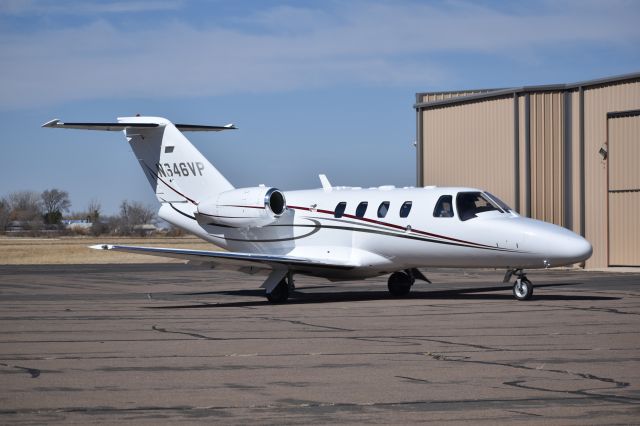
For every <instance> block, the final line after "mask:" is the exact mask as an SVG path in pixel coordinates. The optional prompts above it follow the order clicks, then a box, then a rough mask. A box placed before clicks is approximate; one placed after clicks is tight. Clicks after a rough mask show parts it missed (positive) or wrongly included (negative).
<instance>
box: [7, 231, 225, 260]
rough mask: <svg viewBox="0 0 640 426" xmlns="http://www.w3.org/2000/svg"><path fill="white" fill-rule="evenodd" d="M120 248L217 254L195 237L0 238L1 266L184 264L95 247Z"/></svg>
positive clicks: (208, 245)
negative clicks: (190, 250) (182, 249)
mask: <svg viewBox="0 0 640 426" xmlns="http://www.w3.org/2000/svg"><path fill="white" fill-rule="evenodd" d="M103 243H108V244H122V245H137V246H147V247H175V248H185V249H205V250H217V248H216V247H215V246H214V245H212V244H208V243H206V242H204V241H202V240H200V239H198V238H195V237H176V238H171V237H158V238H156V237H149V238H136V237H108V236H107V237H98V238H94V237H61V238H26V237H0V265H54V264H105V263H182V262H184V261H183V260H179V259H170V258H163V257H157V256H145V255H138V254H130V253H120V252H112V251H103V250H92V249H90V248H89V247H88V246H90V245H94V244H103Z"/></svg>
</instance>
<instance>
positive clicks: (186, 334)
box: [151, 325, 226, 340]
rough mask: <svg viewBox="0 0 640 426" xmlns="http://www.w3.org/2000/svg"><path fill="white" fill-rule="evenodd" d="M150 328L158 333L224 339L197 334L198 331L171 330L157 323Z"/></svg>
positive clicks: (205, 338)
mask: <svg viewBox="0 0 640 426" xmlns="http://www.w3.org/2000/svg"><path fill="white" fill-rule="evenodd" d="M151 329H152V330H154V331H159V332H160V333H169V334H182V335H185V336H191V337H195V338H197V339H204V340H226V339H223V338H220V337H209V336H205V335H204V334H198V333H187V332H186V331H171V330H167V329H166V328H162V327H158V326H157V325H153V326H152V327H151Z"/></svg>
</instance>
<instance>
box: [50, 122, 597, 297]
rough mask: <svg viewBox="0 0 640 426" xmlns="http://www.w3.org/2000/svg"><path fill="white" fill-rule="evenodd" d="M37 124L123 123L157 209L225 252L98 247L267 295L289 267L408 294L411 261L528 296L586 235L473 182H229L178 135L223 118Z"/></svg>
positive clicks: (115, 126) (583, 244)
mask: <svg viewBox="0 0 640 426" xmlns="http://www.w3.org/2000/svg"><path fill="white" fill-rule="evenodd" d="M43 127H52V128H68V129H88V130H108V131H117V130H122V131H124V134H125V136H126V138H127V140H128V141H129V144H130V145H131V148H132V149H133V152H134V153H135V155H136V158H137V159H138V161H139V162H140V166H141V167H142V169H143V171H144V173H145V175H146V176H147V179H148V180H149V183H150V184H151V187H152V188H153V190H154V192H155V194H156V197H157V198H158V201H160V203H161V207H160V210H159V212H158V216H159V217H161V218H162V219H164V220H166V221H167V222H169V223H171V224H173V225H175V226H177V227H179V228H182V229H184V230H185V231H187V232H189V233H191V234H194V235H196V236H198V237H200V238H202V239H203V240H206V241H209V242H211V243H213V244H215V245H216V246H219V247H221V248H224V249H226V250H228V251H204V250H185V249H174V248H154V247H135V246H123V245H111V244H104V245H97V246H92V247H91V248H94V249H101V250H115V251H124V252H131V253H138V254H148V255H154V256H165V257H172V258H179V259H185V260H187V261H189V262H193V263H198V264H207V265H210V266H211V267H214V268H224V269H235V270H239V271H242V272H245V273H249V274H254V273H259V272H262V273H265V275H267V278H266V280H265V281H264V283H263V284H262V287H263V288H264V289H265V291H266V296H267V299H268V300H269V301H271V302H274V303H282V302H285V301H286V300H287V299H288V297H289V294H290V292H291V291H292V289H293V282H294V281H293V276H294V275H295V274H300V275H312V276H317V277H324V278H327V279H329V280H331V281H340V280H354V279H365V278H369V277H375V276H380V275H385V274H391V275H390V277H389V281H388V288H389V292H390V293H391V295H393V296H404V295H407V294H408V293H409V291H410V289H411V286H412V285H413V283H414V281H415V280H416V279H420V280H424V281H427V282H429V280H428V279H427V278H426V277H425V276H424V275H423V274H422V273H421V272H420V271H419V269H418V268H421V267H451V268H478V267H481V268H505V269H506V270H507V273H506V274H505V279H504V281H505V282H508V281H509V280H510V279H511V277H512V276H515V277H516V279H515V283H514V286H513V294H514V296H515V298H516V299H518V300H527V299H529V298H531V295H532V294H533V286H532V284H531V282H530V281H529V280H528V279H527V277H526V275H525V273H524V269H525V268H527V269H529V268H549V267H551V266H561V265H569V264H574V263H578V262H582V261H584V260H586V259H588V258H589V256H591V252H592V249H591V245H590V244H589V242H588V241H587V240H585V239H584V238H582V237H581V236H579V235H577V234H575V233H573V232H571V231H569V230H567V229H565V228H562V227H560V226H556V225H552V224H550V223H546V222H541V221H539V220H534V219H529V218H526V217H522V216H520V215H518V214H517V213H516V212H515V211H514V210H513V209H511V208H510V207H508V206H507V205H506V204H505V203H504V202H502V201H500V200H499V199H498V198H497V197H496V196H494V195H492V194H490V193H488V192H486V191H482V190H479V189H474V188H451V187H450V188H446V187H434V186H429V187H424V188H395V187H393V186H381V187H377V188H368V189H363V188H353V187H333V186H331V184H330V183H329V181H328V179H327V178H326V177H325V176H324V175H320V181H321V183H322V188H320V189H311V190H301V191H287V192H284V191H280V190H279V189H276V188H270V187H266V186H263V185H260V186H256V187H250V188H238V189H236V188H234V187H233V186H232V185H231V184H230V183H229V181H227V179H225V177H224V176H222V174H220V172H219V171H218V170H216V168H215V167H214V166H213V165H212V164H211V163H210V162H209V161H207V159H206V158H205V157H204V156H203V155H202V154H201V153H200V152H199V151H198V150H197V149H196V148H195V147H194V146H193V145H192V144H191V143H190V142H189V141H188V140H187V138H186V137H185V136H184V135H183V134H182V132H185V131H214V132H217V131H223V130H230V129H235V127H234V126H233V125H231V124H229V125H226V126H199V125H188V124H173V123H171V122H170V121H169V120H166V119H164V118H159V117H140V116H136V117H122V118H118V121H117V122H116V123H63V122H61V121H60V120H57V119H56V120H51V121H49V122H47V123H45V124H43Z"/></svg>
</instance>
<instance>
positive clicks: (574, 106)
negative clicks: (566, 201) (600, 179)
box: [569, 90, 582, 234]
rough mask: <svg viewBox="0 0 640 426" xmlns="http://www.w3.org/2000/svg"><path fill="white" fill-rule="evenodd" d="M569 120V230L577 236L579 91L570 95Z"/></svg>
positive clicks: (579, 193) (578, 228) (578, 211)
mask: <svg viewBox="0 0 640 426" xmlns="http://www.w3.org/2000/svg"><path fill="white" fill-rule="evenodd" d="M570 102H571V108H570V117H569V118H570V120H571V141H570V144H571V183H572V189H573V190H572V194H571V198H570V202H571V206H572V209H571V212H572V215H571V225H572V226H571V230H572V231H573V232H575V233H577V234H580V233H581V230H582V212H581V207H580V206H581V205H582V204H581V197H582V194H581V190H580V185H581V183H580V182H581V177H580V176H581V173H580V168H581V165H580V164H581V160H580V91H579V90H574V91H572V92H571V93H570Z"/></svg>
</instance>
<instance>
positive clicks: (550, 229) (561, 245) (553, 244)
mask: <svg viewBox="0 0 640 426" xmlns="http://www.w3.org/2000/svg"><path fill="white" fill-rule="evenodd" d="M528 223H529V226H528V227H527V228H528V229H527V232H526V235H527V240H528V241H529V242H530V243H532V244H531V247H532V248H533V247H535V249H534V251H535V252H537V253H538V254H539V255H540V256H542V258H543V262H544V263H545V265H546V266H562V265H571V264H573V263H579V262H583V261H585V260H587V259H588V258H589V257H591V253H592V252H593V248H592V247H591V244H590V243H589V241H587V240H585V239H584V238H582V237H581V236H580V235H578V234H576V233H574V232H572V231H569V230H568V229H566V228H563V227H561V226H557V225H552V224H550V223H546V222H541V221H538V220H532V219H528Z"/></svg>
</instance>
